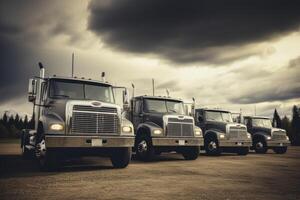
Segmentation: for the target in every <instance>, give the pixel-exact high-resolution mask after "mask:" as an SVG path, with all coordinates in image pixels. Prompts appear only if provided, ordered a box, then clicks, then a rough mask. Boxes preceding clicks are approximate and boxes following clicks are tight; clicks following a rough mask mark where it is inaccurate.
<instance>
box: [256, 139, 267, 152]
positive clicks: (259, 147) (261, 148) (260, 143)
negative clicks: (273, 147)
mask: <svg viewBox="0 0 300 200" xmlns="http://www.w3.org/2000/svg"><path fill="white" fill-rule="evenodd" d="M253 149H254V151H255V152H256V153H259V154H265V153H267V151H268V147H267V143H266V141H265V140H263V139H261V138H257V139H255V140H254V142H253Z"/></svg>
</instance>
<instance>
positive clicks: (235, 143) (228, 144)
mask: <svg viewBox="0 0 300 200" xmlns="http://www.w3.org/2000/svg"><path fill="white" fill-rule="evenodd" d="M251 146H252V141H251V140H241V141H238V140H235V141H232V140H219V147H251Z"/></svg>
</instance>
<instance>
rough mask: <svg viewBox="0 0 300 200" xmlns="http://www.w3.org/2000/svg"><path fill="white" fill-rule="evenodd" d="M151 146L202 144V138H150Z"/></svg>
mask: <svg viewBox="0 0 300 200" xmlns="http://www.w3.org/2000/svg"><path fill="white" fill-rule="evenodd" d="M152 145H153V146H203V145H204V141H203V138H197V137H196V138H188V137H187V138H182V137H177V138H173V137H172V138H152Z"/></svg>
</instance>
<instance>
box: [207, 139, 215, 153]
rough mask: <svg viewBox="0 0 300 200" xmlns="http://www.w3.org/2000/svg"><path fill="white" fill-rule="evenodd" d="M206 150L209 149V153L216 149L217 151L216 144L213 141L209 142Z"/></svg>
mask: <svg viewBox="0 0 300 200" xmlns="http://www.w3.org/2000/svg"><path fill="white" fill-rule="evenodd" d="M208 149H209V150H210V151H214V150H216V149H217V144H216V142H215V141H210V142H209V143H208Z"/></svg>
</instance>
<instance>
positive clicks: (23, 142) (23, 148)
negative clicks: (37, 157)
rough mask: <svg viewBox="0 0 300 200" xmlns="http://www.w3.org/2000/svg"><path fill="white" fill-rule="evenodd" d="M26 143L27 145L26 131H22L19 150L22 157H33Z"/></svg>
mask: <svg viewBox="0 0 300 200" xmlns="http://www.w3.org/2000/svg"><path fill="white" fill-rule="evenodd" d="M26 145H29V136H28V134H27V133H26V132H23V134H22V138H21V151H22V157H23V158H24V159H32V158H33V155H34V154H33V151H32V150H29V149H27V148H26Z"/></svg>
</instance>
